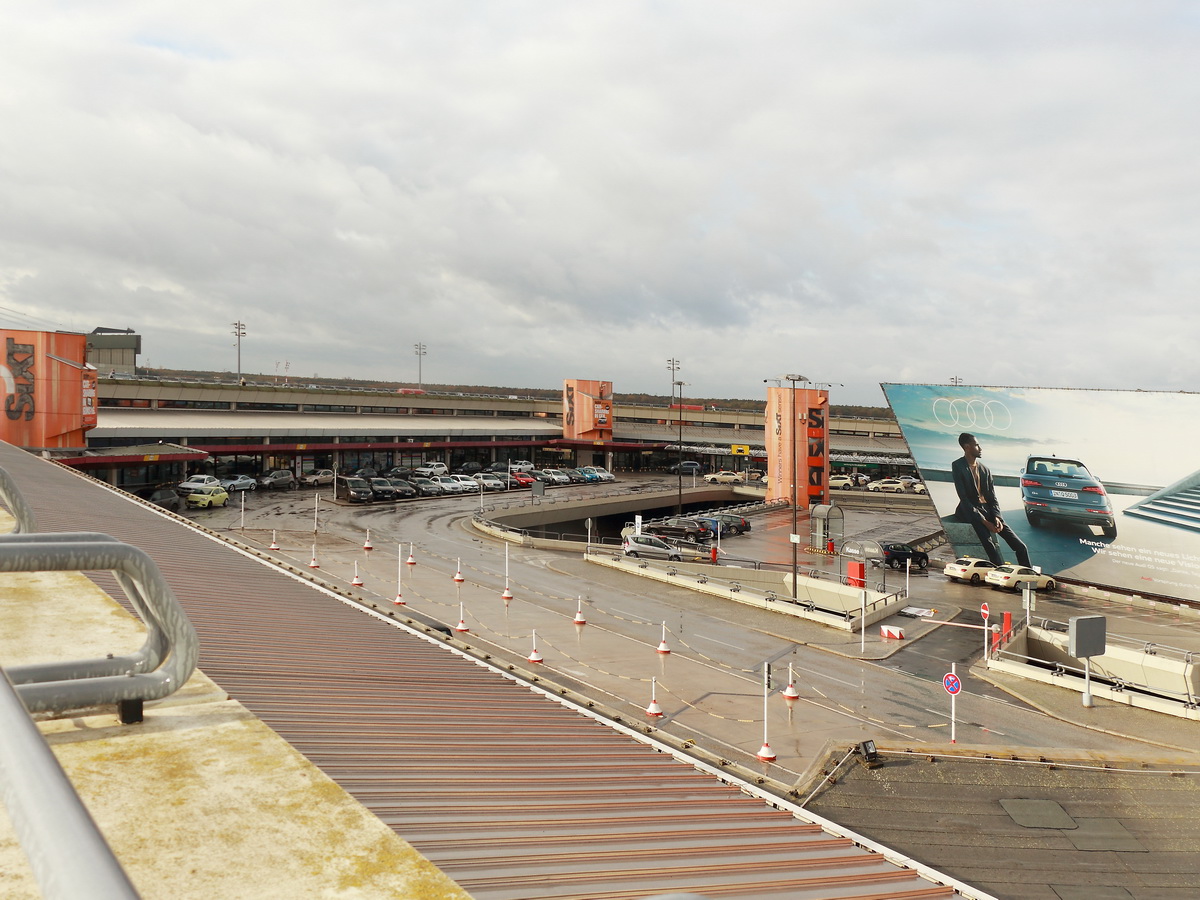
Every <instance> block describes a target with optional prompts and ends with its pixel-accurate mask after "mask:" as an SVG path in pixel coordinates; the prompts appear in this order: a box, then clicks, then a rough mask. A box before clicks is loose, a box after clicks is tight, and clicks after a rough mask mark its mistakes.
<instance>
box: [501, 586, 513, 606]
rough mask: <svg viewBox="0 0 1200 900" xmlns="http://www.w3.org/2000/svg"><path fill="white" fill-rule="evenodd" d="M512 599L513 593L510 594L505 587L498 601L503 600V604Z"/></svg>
mask: <svg viewBox="0 0 1200 900" xmlns="http://www.w3.org/2000/svg"><path fill="white" fill-rule="evenodd" d="M512 598H513V592H512V591H510V590H509V589H508V587H507V586H506V587H505V588H504V591H503V593H501V594H500V599H501V600H503V601H504V602H505V603H507V602H508V601H509V600H511V599H512Z"/></svg>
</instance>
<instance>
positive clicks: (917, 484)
mask: <svg viewBox="0 0 1200 900" xmlns="http://www.w3.org/2000/svg"><path fill="white" fill-rule="evenodd" d="M908 489H909V490H910V491H912V492H913V493H914V494H928V493H929V490H928V488H926V487H925V483H924V482H923V481H914V482H913V483H912V484H910V485H909V486H908Z"/></svg>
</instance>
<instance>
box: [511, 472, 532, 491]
mask: <svg viewBox="0 0 1200 900" xmlns="http://www.w3.org/2000/svg"><path fill="white" fill-rule="evenodd" d="M512 480H513V481H515V482H516V483H517V487H529V486H530V485H531V484H533V476H532V475H530V474H529V473H528V472H518V471H517V470H516V469H514V470H513V473H512Z"/></svg>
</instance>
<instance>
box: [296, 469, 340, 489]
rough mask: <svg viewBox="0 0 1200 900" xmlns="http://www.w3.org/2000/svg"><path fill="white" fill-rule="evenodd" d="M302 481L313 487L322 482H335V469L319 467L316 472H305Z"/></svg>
mask: <svg viewBox="0 0 1200 900" xmlns="http://www.w3.org/2000/svg"><path fill="white" fill-rule="evenodd" d="M300 483H301V484H307V485H310V486H312V487H316V486H317V485H321V484H333V469H317V470H316V471H314V472H305V473H304V474H303V475H301V476H300Z"/></svg>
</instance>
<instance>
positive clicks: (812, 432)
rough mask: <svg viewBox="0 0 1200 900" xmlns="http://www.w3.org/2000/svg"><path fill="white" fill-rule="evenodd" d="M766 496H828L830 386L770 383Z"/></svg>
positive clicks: (803, 499)
mask: <svg viewBox="0 0 1200 900" xmlns="http://www.w3.org/2000/svg"><path fill="white" fill-rule="evenodd" d="M766 446H767V475H768V478H767V500H768V501H771V500H786V501H787V502H788V503H791V502H792V495H793V486H794V489H795V497H796V505H797V506H798V507H800V508H801V509H807V508H809V507H811V506H813V505H815V504H818V503H827V502H828V500H829V391H827V390H823V389H822V390H817V389H812V388H804V389H794V388H791V387H769V388H767V409H766Z"/></svg>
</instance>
